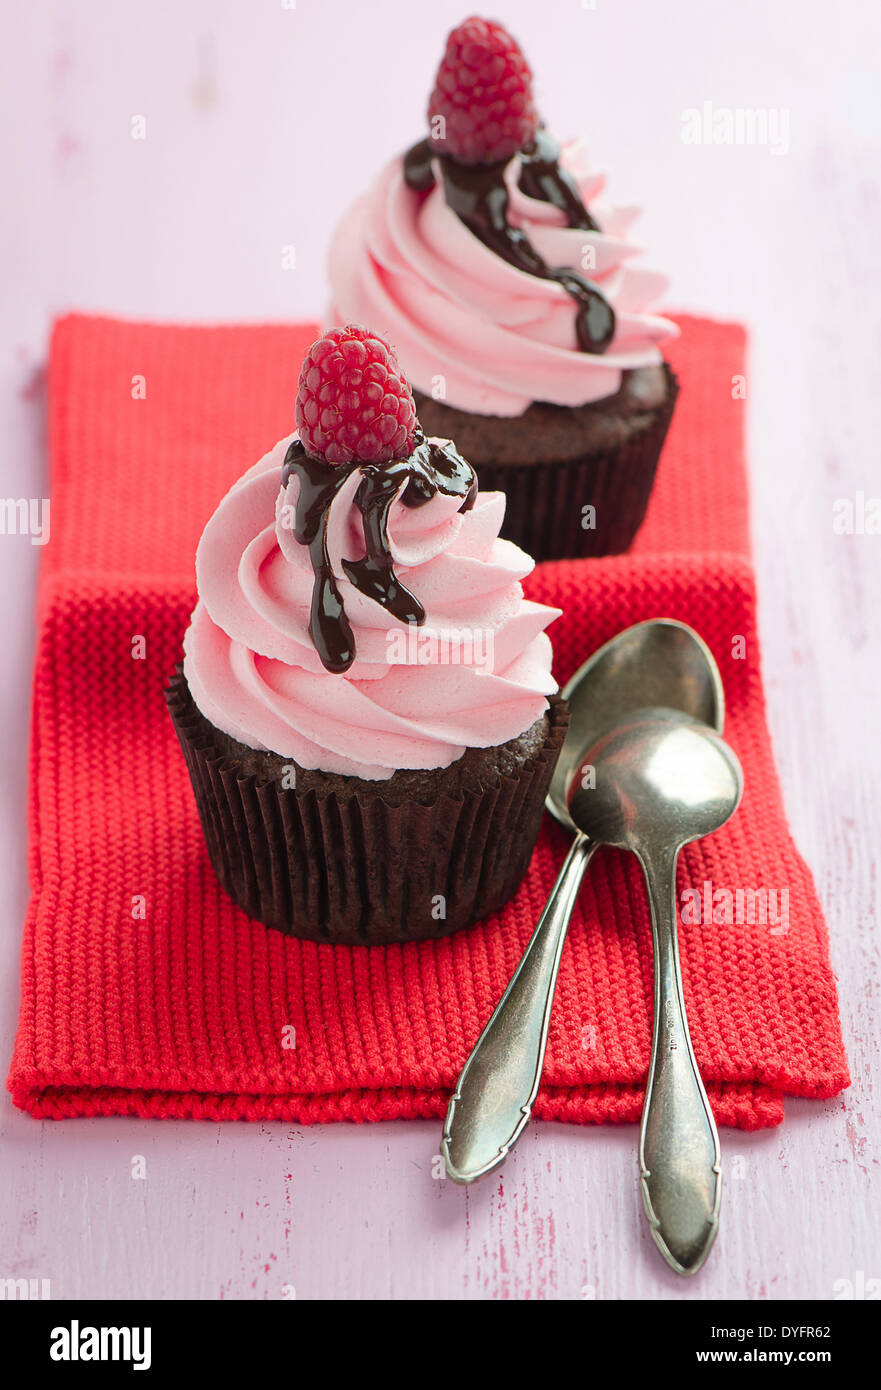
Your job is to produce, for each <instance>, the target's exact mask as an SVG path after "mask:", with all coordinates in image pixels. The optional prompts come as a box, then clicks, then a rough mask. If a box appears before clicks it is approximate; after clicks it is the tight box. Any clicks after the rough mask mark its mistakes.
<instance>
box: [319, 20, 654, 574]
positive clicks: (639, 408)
mask: <svg viewBox="0 0 881 1390" xmlns="http://www.w3.org/2000/svg"><path fill="white" fill-rule="evenodd" d="M428 121H429V136H428V138H427V139H424V140H422V141H420V142H419V143H418V144H417V145H415V146H413V148H412V149H410V150H409V152H408V153H407V154H406V155H404V156H403V157H400V156H399V157H397V158H396V159H394V160H392V162H391V163H390V164H389V165H388V166H387V167H386V169H385V170H383V172H382V174H381V175H380V176H379V178H378V180H377V182H376V183H375V185H374V187H373V188H372V189H371V190H370V192H369V193H368V194H367V196H366V197H365V198H362V199H360V200H359V201H358V203H356V204H355V206H354V207H353V208H352V209H350V211H349V212H348V213H347V214H346V215H345V217H344V218H343V220H342V222H341V223H340V226H339V227H338V229H337V232H336V235H335V237H334V241H333V245H332V248H331V255H330V280H331V291H332V303H333V310H332V312H333V316H334V318H340V317H342V318H357V319H363V320H364V321H366V322H370V323H373V324H376V325H377V326H378V327H380V328H381V329H382V331H385V332H387V333H388V334H389V335H390V336H391V337H392V338H393V339H394V341H395V343H396V345H397V351H398V354H399V358H400V361H401V365H402V366H403V368H404V371H405V372H406V374H407V376H408V378H409V380H410V382H411V384H412V386H413V389H414V396H415V400H416V406H417V410H418V412H419V418H420V420H421V422H422V425H423V428H424V429H425V430H426V432H428V433H430V434H438V435H440V436H443V437H450V438H454V439H456V441H457V443H458V445H459V447H460V448H461V449H462V451H463V452H464V453H465V455H466V456H467V457H468V458H469V459H470V461H471V463H472V464H474V466H475V467H476V468H478V470H479V472H480V478H481V485H482V486H484V487H488V488H491V489H499V490H502V491H504V492H505V493H506V496H507V499H508V503H507V510H506V515H505V523H504V527H503V534H504V535H505V536H507V537H509V538H510V539H511V540H513V541H515V542H516V543H517V544H518V545H521V546H523V547H524V548H526V549H528V550H529V551H530V552H531V553H532V554H533V555H534V556H535V558H537V559H553V558H559V557H563V556H580V555H600V554H611V553H616V552H619V551H622V550H626V549H627V547H628V546H629V545H630V543H631V541H632V540H633V537H634V535H635V534H636V532H637V530H638V528H639V526H640V524H641V523H642V520H643V517H644V515H645V510H646V506H647V503H648V498H649V495H650V493H651V489H652V484H653V482H654V477H655V471H656V468H657V464H658V458H659V456H660V453H661V448H662V446H663V443H664V439H665V436H666V433H667V428H668V425H669V423H670V418H671V416H672V413H673V407H674V404H675V400H676V394H677V383H676V379H675V377H674V375H673V373H672V371H671V370H670V368H669V367H668V366H667V365H666V364H665V363H664V361H663V359H662V356H661V350H660V345H661V344H662V343H663V342H664V341H665V340H667V339H669V338H671V337H672V336H674V335H675V334H676V332H677V330H676V327H675V325H674V324H673V323H671V322H670V321H669V320H668V319H665V318H662V317H659V316H658V315H657V314H654V313H652V312H649V310H650V306H651V305H652V304H653V303H654V302H655V301H656V300H657V298H658V297H659V296H660V295H661V293H662V292H663V291H664V289H665V288H666V279H665V278H664V277H663V276H660V275H658V274H657V273H656V272H654V271H651V270H646V269H644V268H641V267H637V266H634V264H633V257H634V255H635V254H636V252H637V251H638V248H637V247H636V246H635V245H634V244H633V243H632V242H631V241H630V240H629V237H628V231H629V228H630V225H631V223H632V222H633V220H634V217H635V215H636V210H634V209H626V208H616V207H612V206H606V205H605V204H604V203H603V202H602V201H601V199H600V195H601V192H602V188H603V183H604V180H603V178H602V176H601V175H599V174H597V173H596V172H595V171H593V170H592V169H591V168H590V166H589V165H588V164H587V163H586V161H585V159H584V155H583V151H582V150H581V148H580V147H579V146H576V145H571V146H567V147H565V148H563V149H561V147H560V145H559V144H558V142H557V141H556V140H555V139H554V137H553V136H552V135H551V134H550V132H549V131H548V130H547V129H546V128H545V126H544V125H543V124H542V123H541V121H540V120H539V117H538V113H537V112H536V109H535V106H534V103H533V98H532V74H531V72H530V70H529V67H528V66H527V63H526V60H525V59H524V57H523V54H522V53H521V51H520V49H519V47H518V45H517V44H516V42H515V41H514V39H512V38H511V36H510V35H509V34H508V33H506V31H505V30H504V29H503V28H502V27H501V26H500V25H498V24H494V23H491V22H489V21H486V20H483V19H468V20H466V21H465V22H464V24H462V25H460V26H459V27H458V28H457V29H455V30H454V31H453V32H452V33H451V34H450V36H449V39H448V41H447V48H446V53H445V55H444V58H443V61H442V63H441V66H440V69H439V71H438V74H437V78H436V81H435V87H434V91H433V93H432V96H431V98H430V101H429V105H428Z"/></svg>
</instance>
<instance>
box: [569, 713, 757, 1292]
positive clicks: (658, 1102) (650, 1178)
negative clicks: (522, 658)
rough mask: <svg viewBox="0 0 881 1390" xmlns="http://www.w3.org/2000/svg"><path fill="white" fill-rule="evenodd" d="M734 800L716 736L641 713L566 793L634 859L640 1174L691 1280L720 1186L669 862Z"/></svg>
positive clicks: (738, 780) (736, 786) (708, 1240)
mask: <svg viewBox="0 0 881 1390" xmlns="http://www.w3.org/2000/svg"><path fill="white" fill-rule="evenodd" d="M587 771H589V776H585V775H583V774H584V773H585V772H587ZM742 790H743V778H742V774H741V771H740V764H739V763H738V761H737V758H736V757H735V755H734V753H733V752H732V751H731V749H730V748H729V747H728V745H727V743H725V742H724V740H723V739H722V738H720V737H719V735H718V734H716V733H714V732H713V731H712V730H711V729H709V728H707V727H706V726H705V725H702V724H698V723H695V722H692V721H690V720H680V719H669V718H664V717H661V718H659V717H657V713H656V712H655V711H647V712H646V714H645V715H644V716H636V717H635V718H634V720H633V722H631V723H629V724H627V725H625V726H623V727H621V728H619V729H613V730H611V731H610V732H609V733H607V734H605V735H604V736H603V737H601V738H600V740H599V741H598V742H597V743H595V744H594V746H593V748H591V750H590V751H589V752H588V753H587V755H586V758H585V761H584V765H583V767H582V768H578V769H576V772H575V775H574V777H573V778H572V784H571V788H570V793H569V814H570V815H571V816H572V819H573V820H574V822H575V823H576V825H578V826H579V827H580V828H581V829H582V830H583V831H584V832H585V834H587V835H589V836H590V837H591V839H592V840H595V841H597V842H598V843H600V844H604V845H614V846H617V848H619V849H628V850H632V851H633V853H634V854H635V855H636V856H637V858H638V859H639V861H640V863H641V864H642V867H643V871H644V873H645V879H646V885H647V887H648V895H649V903H650V905H651V912H652V939H653V942H654V952H655V1013H654V1027H653V1030H652V1056H651V1063H650V1065H649V1074H648V1081H647V1083H646V1094H645V1104H644V1105H643V1110H642V1124H641V1128H640V1135H639V1166H640V1172H641V1174H642V1197H643V1202H644V1204H645V1209H646V1214H647V1215H648V1218H649V1223H650V1225H651V1229H652V1235H653V1237H654V1239H655V1243H656V1245H657V1246H658V1248H659V1250H660V1251H661V1254H662V1255H663V1256H664V1259H665V1260H666V1261H667V1263H668V1264H669V1265H670V1266H671V1267H672V1268H673V1269H675V1270H676V1272H677V1273H678V1274H694V1273H696V1271H697V1270H698V1269H700V1267H701V1265H702V1264H703V1262H704V1260H705V1259H706V1257H707V1255H708V1253H709V1250H710V1246H711V1245H712V1243H713V1240H714V1238H715V1235H716V1231H717V1229H718V1225H719V1203H720V1200H721V1195H722V1177H721V1166H720V1164H721V1155H720V1152H719V1136H718V1134H717V1132H716V1125H715V1122H714V1120H713V1113H712V1111H711V1109H710V1105H709V1102H708V1100H707V1095H706V1091H705V1090H704V1087H703V1083H702V1081H701V1078H700V1073H699V1071H698V1069H697V1063H696V1062H695V1059H694V1052H693V1050H692V1046H691V1038H690V1037H689V1034H688V1023H687V1021H686V1017H685V1004H684V1002H683V998H682V978H681V974H680V969H679V949H678V946H677V939H676V917H677V910H676V860H677V858H678V856H679V851H680V850H681V849H682V847H683V845H687V844H689V843H690V842H691V841H692V840H698V839H700V838H701V837H702V836H704V835H709V834H711V833H712V831H714V830H718V829H719V827H720V826H721V825H724V824H725V822H726V821H727V820H728V819H729V817H730V816H732V815H733V814H734V812H735V810H736V809H737V805H738V803H739V801H740V797H741V792H742Z"/></svg>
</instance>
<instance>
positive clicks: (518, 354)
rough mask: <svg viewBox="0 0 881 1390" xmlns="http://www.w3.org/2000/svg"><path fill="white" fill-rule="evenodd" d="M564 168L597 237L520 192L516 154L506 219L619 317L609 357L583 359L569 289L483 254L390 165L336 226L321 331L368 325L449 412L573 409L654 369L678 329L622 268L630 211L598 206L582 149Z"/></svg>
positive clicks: (656, 289)
mask: <svg viewBox="0 0 881 1390" xmlns="http://www.w3.org/2000/svg"><path fill="white" fill-rule="evenodd" d="M561 162H562V164H563V165H564V166H565V167H566V168H567V169H569V171H570V172H571V173H572V174H573V176H574V177H575V179H576V182H577V183H578V187H579V191H580V193H581V197H582V201H583V202H584V203H585V205H588V206H589V207H590V211H591V213H593V214H594V215H595V218H596V221H597V222H598V223H599V225H600V226H601V227H602V229H603V230H602V232H587V231H582V230H580V229H573V228H569V227H567V226H566V225H565V222H564V218H563V214H562V213H561V212H559V211H558V210H557V209H556V208H553V207H552V206H551V205H550V204H548V203H543V202H539V201H537V200H536V199H533V198H528V197H526V196H525V194H523V193H521V192H520V190H519V188H518V187H517V178H518V166H519V159H518V158H517V157H515V158H514V159H513V160H512V161H511V163H510V165H509V166H508V170H507V171H506V179H507V183H508V190H509V193H510V199H511V201H510V214H509V216H510V221H511V223H512V225H514V226H518V227H522V228H523V229H524V230H525V231H526V233H527V236H528V237H529V240H530V241H531V242H532V244H533V246H534V247H535V249H536V250H537V251H538V252H539V254H540V255H541V256H542V257H543V259H544V260H545V262H546V263H547V264H548V265H551V266H555V267H567V268H569V269H572V270H579V271H581V272H582V273H583V274H585V275H586V276H587V277H588V279H590V280H592V281H593V282H594V283H595V284H597V285H598V286H599V287H600V288H601V289H602V291H603V293H604V295H605V296H606V298H607V299H608V300H609V301H610V302H611V304H612V306H613V307H614V310H615V314H616V316H617V330H616V333H615V337H614V340H613V341H612V343H611V344H610V346H609V349H608V351H606V352H605V353H603V354H601V355H592V354H589V353H584V352H580V351H579V350H578V345H577V341H576V337H575V306H574V304H573V302H572V299H571V298H570V297H569V295H568V294H567V293H566V291H565V290H564V289H563V288H562V287H561V286H560V285H558V284H555V283H554V282H553V281H550V280H542V279H539V278H538V277H536V276H533V275H527V274H526V273H525V272H524V271H521V270H517V269H516V268H515V267H514V266H512V265H509V264H508V263H507V262H506V261H503V260H502V259H501V258H500V257H499V256H497V255H496V254H495V253H494V252H492V251H490V250H489V249H488V248H487V247H486V246H484V245H483V243H482V242H481V241H479V240H478V238H477V237H476V236H474V235H473V233H472V232H470V231H469V230H468V228H467V227H465V226H464V224H463V223H462V222H460V220H459V218H458V217H457V216H456V214H455V213H454V212H452V211H451V210H450V208H449V207H448V206H447V202H446V199H445V197H444V192H443V186H442V183H441V181H440V179H438V182H437V183H436V184H435V187H434V188H433V189H432V190H431V192H430V193H428V194H427V195H425V194H419V193H416V192H414V191H413V190H411V189H409V188H408V187H407V185H406V183H405V182H404V176H403V172H402V160H401V159H400V157H399V158H396V159H394V160H392V162H391V163H390V164H389V165H388V166H387V167H386V168H385V169H384V170H383V172H382V174H380V176H379V178H378V179H377V181H376V183H375V184H374V186H373V188H372V189H371V190H370V192H369V193H368V194H367V195H366V197H363V198H361V199H360V200H359V201H358V202H357V203H356V204H355V205H354V206H353V207H352V208H350V210H349V211H348V213H346V215H345V216H344V217H343V219H342V222H341V223H340V225H339V227H338V228H337V232H336V235H335V237H334V241H333V244H332V247H331V253H330V283H331V293H332V299H333V308H332V311H331V321H332V322H334V323H346V322H359V323H366V324H370V326H371V327H372V328H375V329H376V331H377V332H379V333H382V334H383V335H384V336H386V337H388V338H389V340H390V341H391V342H392V343H394V345H395V349H396V351H397V355H398V359H399V361H400V363H401V366H402V367H403V369H404V371H405V372H406V374H407V376H408V377H409V378H410V381H411V382H412V384H413V385H414V386H415V387H417V388H418V389H419V390H420V391H423V392H424V393H425V394H426V395H431V394H433V384H434V383H435V381H436V380H437V378H438V377H442V378H443V390H444V394H443V395H442V396H441V399H443V400H444V401H445V402H446V404H447V405H450V406H454V407H456V408H457V409H460V410H469V411H472V412H475V413H478V414H483V415H508V416H510V415H521V414H522V413H523V411H524V410H525V409H526V408H527V406H528V405H529V404H530V403H531V402H532V401H535V400H541V401H551V402H553V403H555V404H557V405H570V406H575V405H585V404H586V403H587V402H588V401H596V400H601V399H603V398H604V397H606V396H610V395H613V394H614V393H615V392H616V391H617V390H618V388H619V386H620V384H621V373H622V371H624V370H625V369H628V368H634V367H646V366H650V365H652V364H654V363H657V362H660V360H661V354H660V350H659V344H660V343H662V342H664V340H665V339H668V338H670V337H674V336H675V335H676V333H677V332H678V330H677V328H676V325H675V324H673V323H671V322H670V320H669V319H665V318H660V317H658V316H657V315H655V314H651V313H647V312H646V310H647V308H648V306H650V305H651V304H652V303H653V302H654V301H655V300H656V299H657V298H658V297H659V296H660V295H661V294H662V293H663V292H664V290H665V289H666V286H667V280H666V277H665V276H663V275H660V274H658V273H657V272H655V271H653V270H647V269H645V268H643V267H641V266H636V265H634V264H633V258H634V257H635V256H636V255H637V254H638V252H639V250H640V248H639V247H638V246H636V245H635V244H634V243H633V242H631V241H630V240H629V238H628V235H627V233H628V229H629V227H630V225H631V223H632V222H633V221H634V219H635V217H636V216H637V215H638V210H637V209H635V208H614V207H604V206H603V204H602V203H601V202H600V201H598V200H597V195H598V194H599V193H600V191H601V189H602V186H603V182H604V180H603V178H602V176H601V175H599V174H596V173H593V172H591V171H590V169H589V168H588V167H587V165H586V164H585V162H584V158H583V154H582V151H581V148H580V146H577V145H572V146H568V147H567V148H566V149H565V150H564V152H563V156H562V160H561ZM588 247H592V248H593V253H594V260H593V263H592V264H591V262H590V259H589V258H587V260H585V254H586V248H588ZM434 394H437V393H436V392H435V393H434Z"/></svg>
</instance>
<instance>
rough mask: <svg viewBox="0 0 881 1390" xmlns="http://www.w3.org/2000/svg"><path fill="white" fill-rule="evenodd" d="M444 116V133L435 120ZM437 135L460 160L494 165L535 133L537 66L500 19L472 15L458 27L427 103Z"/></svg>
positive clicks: (444, 147)
mask: <svg viewBox="0 0 881 1390" xmlns="http://www.w3.org/2000/svg"><path fill="white" fill-rule="evenodd" d="M438 116H442V117H443V123H442V124H441V126H440V130H439V132H437V133H436V132H435V129H434V125H433V122H434V121H435V120H436V119H437V117H438ZM428 119H429V122H430V123H432V135H433V136H435V138H436V139H437V143H438V145H439V147H440V149H441V151H442V153H444V154H448V155H451V156H452V158H453V159H455V160H458V162H459V163H460V164H495V163H497V162H499V161H501V160H503V159H510V158H511V155H513V154H516V153H517V151H518V150H522V149H523V147H524V145H528V144H529V143H530V141H531V140H533V139H534V138H535V132H536V130H537V128H538V113H537V112H536V109H535V105H534V103H533V100H532V71H531V69H530V67H529V64H528V63H527V61H526V59H525V58H524V56H523V54H522V52H521V51H520V46H519V44H518V43H517V41H516V39H512V37H511V35H510V34H509V33H508V31H507V30H506V29H503V28H502V26H501V24H495V23H494V22H493V21H492V20H489V19H478V18H477V17H475V16H473V17H472V18H471V19H466V20H465V21H464V22H463V23H462V24H460V25H459V27H458V28H457V29H454V30H453V32H452V33H451V34H450V36H449V38H448V39H447V48H446V52H445V53H444V56H443V59H442V60H441V65H440V67H439V68H438V70H437V77H436V78H435V80H434V91H433V92H432V94H431V100H430V101H429V103H428Z"/></svg>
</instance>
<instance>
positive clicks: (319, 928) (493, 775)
mask: <svg viewBox="0 0 881 1390" xmlns="http://www.w3.org/2000/svg"><path fill="white" fill-rule="evenodd" d="M166 698H167V701H168V707H169V711H170V713H171V718H172V721H173V723H174V727H175V730H176V732H177V736H178V739H179V740H180V745H181V748H182V749H183V753H184V757H185V758H186V761H187V767H188V769H189V773H190V779H191V781H192V784H193V791H194V793H195V796H196V804H197V807H198V810H199V816H200V819H201V822H202V829H203V832H204V835H205V842H206V845H207V847H208V854H209V857H210V859H211V863H212V865H213V867H214V871H215V873H216V874H217V877H218V879H219V880H220V883H221V885H222V886H223V888H224V889H225V890H226V892H227V893H228V894H229V896H230V897H231V898H232V899H233V901H234V902H235V903H237V904H238V905H239V906H240V907H241V908H243V909H244V911H245V912H246V913H247V914H248V915H249V916H250V917H254V918H256V919H257V920H258V921H260V922H264V923H266V925H267V926H270V927H276V928H277V929H278V930H280V931H283V932H286V933H288V934H289V935H293V936H301V937H306V938H308V939H310V940H313V941H326V942H336V943H341V944H343V943H345V944H349V945H371V944H374V943H379V942H388V941H418V940H426V939H429V938H432V937H439V936H446V935H448V934H449V933H450V932H454V931H457V930H458V929H459V928H461V927H466V926H468V925H470V924H471V923H472V922H476V921H478V920H479V919H480V918H482V917H485V916H488V915H489V914H490V913H492V912H496V911H498V909H499V908H501V907H502V906H503V905H504V903H506V902H507V901H508V899H509V898H510V897H512V895H513V894H514V893H515V892H516V890H517V888H518V886H519V884H520V882H521V880H522V878H523V875H524V874H525V872H526V869H527V866H528V864H529V859H530V856H531V854H532V850H533V846H534V844H535V840H536V838H537V836H538V830H539V825H540V823H541V817H542V809H543V806H544V798H545V794H546V792H547V789H548V785H549V783H550V779H551V773H552V772H553V769H554V764H555V763H556V761H557V756H558V754H559V751H560V747H561V745H562V742H563V737H564V735H565V732H566V726H567V724H568V719H569V716H568V711H567V708H566V704H565V701H563V700H562V699H561V698H560V697H559V696H553V697H552V698H551V700H550V701H549V705H550V708H549V710H548V713H547V714H546V715H544V716H543V717H542V718H541V719H539V720H537V721H536V722H535V723H534V724H533V725H532V726H531V727H530V728H529V729H527V730H526V732H525V733H523V734H521V735H519V737H518V738H515V739H511V740H510V741H509V742H508V743H504V744H501V745H499V746H498V747H495V748H470V749H467V750H466V752H465V754H464V755H463V756H462V757H461V758H459V759H458V761H457V762H455V763H451V764H450V766H449V767H446V768H439V769H437V770H431V771H414V770H407V769H402V770H400V771H398V772H395V773H394V774H393V776H392V777H391V778H389V779H388V780H387V781H383V782H374V781H367V780H365V779H363V778H359V777H343V776H339V775H337V774H335V773H324V772H316V771H312V770H309V769H306V768H300V767H298V765H297V764H296V763H295V762H294V761H293V760H292V759H289V758H283V757H281V756H280V755H279V754H277V753H272V752H264V751H261V750H258V749H254V748H249V747H247V746H246V745H245V744H242V743H239V742H237V740H235V739H233V738H230V737H229V736H228V735H227V734H223V733H221V732H220V731H219V730H218V729H216V728H215V727H214V725H213V724H211V722H210V721H209V720H207V719H206V718H205V716H204V715H203V714H202V713H201V712H200V710H199V709H198V708H197V707H196V705H195V702H194V701H193V698H192V696H191V694H190V690H189V687H188V685H187V683H186V680H185V679H184V677H183V674H182V673H181V671H180V670H178V671H177V672H176V673H175V675H174V676H173V678H172V680H171V682H170V685H169V688H168V690H167V692H166ZM291 784H292V785H291Z"/></svg>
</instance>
